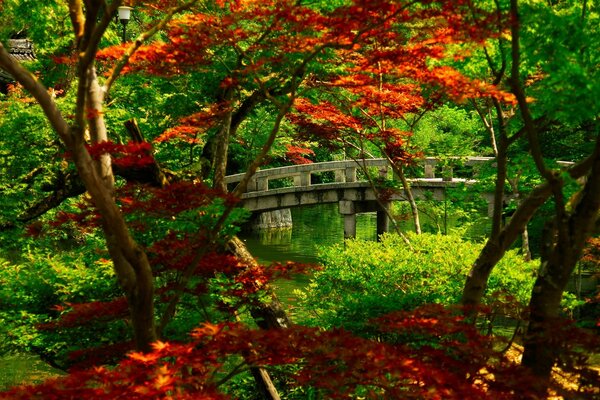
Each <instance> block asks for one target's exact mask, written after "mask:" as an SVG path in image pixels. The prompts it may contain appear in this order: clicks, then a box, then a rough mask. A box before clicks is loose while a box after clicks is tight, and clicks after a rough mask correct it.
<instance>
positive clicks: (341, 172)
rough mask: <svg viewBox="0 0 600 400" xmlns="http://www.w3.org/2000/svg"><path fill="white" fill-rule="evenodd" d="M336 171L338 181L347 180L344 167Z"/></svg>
mask: <svg viewBox="0 0 600 400" xmlns="http://www.w3.org/2000/svg"><path fill="white" fill-rule="evenodd" d="M334 173H335V181H336V182H340V183H343V182H346V173H345V170H343V169H336V170H335V171H334Z"/></svg>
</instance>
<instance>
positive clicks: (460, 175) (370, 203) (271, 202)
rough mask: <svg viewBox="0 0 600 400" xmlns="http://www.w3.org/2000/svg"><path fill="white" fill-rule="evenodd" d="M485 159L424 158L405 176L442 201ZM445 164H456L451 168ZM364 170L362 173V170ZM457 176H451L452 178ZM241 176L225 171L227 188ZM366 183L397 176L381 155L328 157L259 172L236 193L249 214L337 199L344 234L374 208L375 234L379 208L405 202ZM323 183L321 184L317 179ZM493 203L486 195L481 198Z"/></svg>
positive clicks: (382, 217)
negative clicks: (382, 197)
mask: <svg viewBox="0 0 600 400" xmlns="http://www.w3.org/2000/svg"><path fill="white" fill-rule="evenodd" d="M492 160H493V158H491V157H469V158H453V159H450V160H449V161H450V162H445V163H443V164H442V163H441V162H440V160H438V159H436V158H426V159H424V160H422V161H421V162H420V163H419V164H418V166H419V168H422V170H421V171H418V170H417V173H416V174H414V175H417V176H422V177H419V178H412V179H409V182H410V185H411V188H412V191H413V195H414V196H415V198H416V199H431V198H433V199H435V200H441V201H443V200H444V199H445V193H446V188H448V187H456V186H458V185H461V184H470V183H473V182H474V181H475V178H476V171H477V168H473V167H474V166H477V165H483V164H485V163H491V162H492ZM449 164H454V165H457V166H458V165H460V169H459V168H456V171H454V170H453V168H451V167H450V166H448V165H449ZM366 172H368V175H367V173H366ZM454 175H457V176H454ZM243 176H244V174H237V175H230V176H227V177H226V182H227V184H228V186H230V187H231V188H233V187H235V185H236V184H237V183H238V182H240V181H241V180H242V178H243ZM367 176H369V177H370V179H371V181H372V180H374V179H377V178H385V179H387V180H397V181H398V182H397V187H400V188H401V183H400V182H399V180H398V179H397V178H396V177H395V176H394V175H393V173H392V170H391V167H390V165H389V162H388V160H387V159H383V158H375V159H360V160H344V161H329V162H322V163H312V164H304V165H292V166H286V167H280V168H270V169H265V170H259V171H257V172H256V173H255V175H254V177H253V178H252V180H251V181H250V183H249V185H248V189H247V191H246V193H244V194H243V195H242V205H243V206H244V208H246V209H248V210H249V211H251V212H253V213H260V212H266V211H273V210H280V209H286V208H291V207H298V206H303V205H311V204H324V203H338V204H339V210H340V213H341V214H343V215H344V236H345V237H354V236H355V235H356V214H357V213H363V212H374V211H375V212H377V232H378V234H380V233H383V232H385V231H387V230H388V217H387V212H386V210H385V208H387V207H388V206H389V201H394V200H400V201H402V200H406V197H405V194H404V191H403V190H395V191H393V192H392V195H391V196H390V197H389V199H386V201H385V202H381V201H378V199H377V195H376V193H375V191H374V190H373V184H372V182H371V181H369V179H368V178H367ZM323 182H325V183H323ZM485 197H486V199H487V200H488V204H489V207H490V208H491V207H493V204H491V203H492V196H491V194H489V195H486V196H485Z"/></svg>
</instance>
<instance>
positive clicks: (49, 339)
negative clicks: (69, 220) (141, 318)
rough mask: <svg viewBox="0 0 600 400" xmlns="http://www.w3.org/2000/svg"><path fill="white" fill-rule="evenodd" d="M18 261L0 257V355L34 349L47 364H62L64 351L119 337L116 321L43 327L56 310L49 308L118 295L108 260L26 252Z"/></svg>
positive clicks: (120, 327)
mask: <svg viewBox="0 0 600 400" xmlns="http://www.w3.org/2000/svg"><path fill="white" fill-rule="evenodd" d="M23 258H24V261H22V262H19V263H13V262H8V261H6V260H5V259H0V321H1V322H2V323H1V324H0V335H1V336H2V338H3V340H2V341H1V342H0V354H6V353H13V352H16V353H21V352H35V353H38V354H40V355H41V356H42V357H43V358H45V359H46V360H47V361H49V362H51V363H56V364H57V365H66V364H67V362H66V360H67V355H68V353H69V352H71V351H73V350H77V349H81V348H87V347H89V346H90V345H91V346H97V345H99V344H102V343H107V342H110V341H115V340H117V339H120V340H123V339H124V338H125V337H127V336H128V333H127V332H128V329H127V327H126V326H125V324H123V323H122V322H118V323H116V324H112V325H109V326H103V325H98V324H91V325H87V326H85V327H79V328H75V329H66V330H63V329H58V330H44V329H38V327H39V325H40V324H44V323H48V322H51V321H52V320H53V319H55V318H56V317H57V316H58V315H59V314H60V311H59V309H57V308H56V307H55V306H59V305H60V306H65V305H66V304H67V303H77V302H82V301H94V300H102V299H106V298H109V297H111V296H115V295H118V294H119V293H120V289H119V288H118V285H117V282H116V280H115V277H114V273H113V270H112V263H111V262H108V261H107V260H102V259H100V260H98V261H96V262H89V261H88V262H86V261H85V260H84V259H83V257H82V256H79V255H76V254H74V253H69V252H61V253H59V254H57V255H49V254H43V253H39V252H38V253H31V254H27V255H25V256H24V257H23Z"/></svg>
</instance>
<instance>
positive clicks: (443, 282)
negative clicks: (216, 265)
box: [299, 234, 539, 333]
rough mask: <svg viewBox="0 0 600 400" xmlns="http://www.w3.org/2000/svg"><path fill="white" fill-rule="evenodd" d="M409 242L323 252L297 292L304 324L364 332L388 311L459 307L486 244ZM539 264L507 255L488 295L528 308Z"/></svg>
mask: <svg viewBox="0 0 600 400" xmlns="http://www.w3.org/2000/svg"><path fill="white" fill-rule="evenodd" d="M408 237H409V240H410V243H411V245H410V247H409V246H408V245H407V244H406V243H405V242H404V241H403V240H402V239H401V238H400V237H399V236H397V235H394V234H386V235H384V236H383V237H382V240H381V242H379V243H376V242H367V241H361V240H349V241H346V243H345V244H343V245H337V246H333V247H330V248H326V249H322V250H321V254H320V257H321V259H322V262H323V265H324V268H323V270H322V271H319V272H316V273H315V275H314V277H313V279H312V281H311V282H310V284H309V285H308V286H307V288H306V289H305V290H304V291H303V292H301V293H299V297H300V301H301V304H302V306H303V307H304V308H305V309H307V310H309V317H307V319H308V321H306V322H307V323H308V324H310V325H315V326H321V327H323V328H331V327H344V328H345V329H349V330H351V331H354V332H360V331H363V329H364V326H365V323H366V321H368V320H369V319H371V318H375V317H378V316H380V315H384V314H386V313H389V312H393V311H399V310H412V309H414V308H416V307H418V306H421V305H424V304H429V303H437V304H445V305H450V304H456V303H458V302H459V300H460V296H461V293H462V288H463V285H464V282H465V278H466V275H467V273H468V272H469V269H470V267H471V265H472V264H473V262H474V261H475V259H476V257H477V255H478V254H479V251H480V250H481V248H482V245H481V244H479V243H472V242H468V241H464V240H462V238H461V237H460V236H458V235H456V234H454V235H440V234H437V235H436V234H423V235H414V234H409V235H408ZM538 265H539V264H538V263H537V262H525V261H524V260H523V259H522V257H521V256H520V255H519V254H518V253H517V252H516V251H510V252H508V253H507V255H506V256H505V257H504V258H503V259H502V260H501V261H500V263H499V264H498V265H497V266H496V268H495V269H494V272H493V273H492V276H491V277H490V280H489V283H488V293H506V294H509V295H510V296H512V297H513V298H514V300H516V301H517V302H518V303H521V304H525V303H526V302H527V300H528V298H529V295H530V294H531V288H532V286H533V282H534V276H535V271H536V270H537V267H538ZM488 300H489V299H488ZM363 333H364V331H363Z"/></svg>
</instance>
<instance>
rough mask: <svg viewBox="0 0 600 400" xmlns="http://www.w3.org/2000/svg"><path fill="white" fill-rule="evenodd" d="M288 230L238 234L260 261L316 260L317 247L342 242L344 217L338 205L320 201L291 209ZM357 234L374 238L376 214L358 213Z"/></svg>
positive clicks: (364, 237) (368, 238)
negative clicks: (290, 224)
mask: <svg viewBox="0 0 600 400" xmlns="http://www.w3.org/2000/svg"><path fill="white" fill-rule="evenodd" d="M292 220H293V223H294V224H293V227H292V228H291V229H277V230H275V229H271V230H263V231H259V232H251V233H250V232H249V233H246V234H243V235H240V236H241V238H242V239H243V240H244V241H245V242H246V244H247V245H248V248H249V250H250V251H251V252H252V254H253V255H254V256H255V257H257V258H258V259H259V260H260V261H261V262H264V263H267V262H272V261H288V260H289V261H301V262H311V263H314V262H318V257H317V253H318V247H321V246H331V245H333V244H336V243H342V242H343V241H344V219H343V216H342V215H341V214H340V213H339V212H338V206H337V204H322V205H315V206H307V207H299V208H294V209H292ZM356 224H357V225H356V236H357V237H358V238H360V239H365V240H376V239H377V217H376V214H375V213H366V214H358V216H357V219H356Z"/></svg>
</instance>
